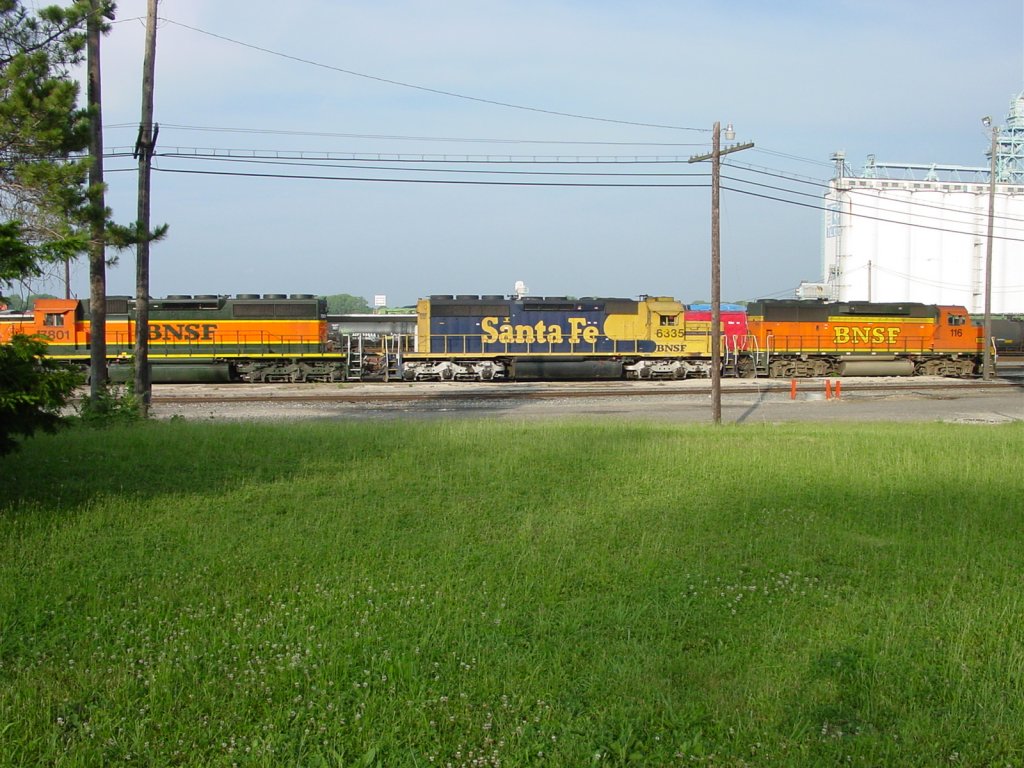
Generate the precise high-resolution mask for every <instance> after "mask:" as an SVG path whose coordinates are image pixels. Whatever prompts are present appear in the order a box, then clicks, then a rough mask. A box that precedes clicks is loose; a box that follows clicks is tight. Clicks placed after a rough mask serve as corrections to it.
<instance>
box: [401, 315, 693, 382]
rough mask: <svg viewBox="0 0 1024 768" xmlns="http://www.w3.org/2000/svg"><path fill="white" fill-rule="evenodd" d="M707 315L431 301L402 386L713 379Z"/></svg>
mask: <svg viewBox="0 0 1024 768" xmlns="http://www.w3.org/2000/svg"><path fill="white" fill-rule="evenodd" d="M710 329H711V323H710V318H708V319H698V318H697V317H690V318H688V317H687V314H686V307H685V306H684V305H683V304H681V303H680V302H678V301H677V300H675V299H672V298H668V297H664V296H646V297H641V298H640V299H622V298H594V297H588V298H570V297H564V296H555V297H505V296H493V295H492V296H487V295H484V296H475V295H460V296H436V295H435V296H431V297H429V298H426V299H421V300H420V301H419V302H417V305H416V338H415V344H414V348H413V349H412V350H411V351H409V352H407V353H406V354H405V356H404V359H403V362H402V365H401V366H400V371H401V375H402V378H403V379H405V380H407V381H418V380H442V381H444V380H481V381H489V380H495V379H515V380H520V381H523V380H536V379H548V380H553V379H554V380H557V379H622V378H632V379H651V378H672V379H683V378H687V377H690V376H707V375H709V373H710V346H711V333H710Z"/></svg>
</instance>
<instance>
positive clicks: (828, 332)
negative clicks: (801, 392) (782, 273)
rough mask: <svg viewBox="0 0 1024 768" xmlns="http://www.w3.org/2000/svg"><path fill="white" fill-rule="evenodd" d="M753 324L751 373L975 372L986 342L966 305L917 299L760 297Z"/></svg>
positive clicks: (750, 312) (750, 313)
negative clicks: (834, 300) (867, 299)
mask: <svg viewBox="0 0 1024 768" xmlns="http://www.w3.org/2000/svg"><path fill="white" fill-rule="evenodd" d="M747 328H748V331H749V333H750V337H751V346H752V352H751V354H750V355H748V356H746V357H745V358H744V359H742V360H741V361H739V367H740V370H741V371H742V372H741V375H744V376H746V375H757V374H763V375H767V376H770V377H786V378H790V377H794V376H970V375H973V374H975V373H977V372H978V371H979V370H980V365H981V358H982V349H983V347H982V343H983V341H982V331H981V329H980V328H978V327H977V326H975V325H973V324H972V322H971V318H970V316H969V315H968V314H967V310H966V309H965V308H964V307H957V306H942V305H934V304H918V303H914V302H903V303H871V302H824V301H806V300H793V299H782V300H760V301H755V302H752V303H750V304H749V305H748V306H747Z"/></svg>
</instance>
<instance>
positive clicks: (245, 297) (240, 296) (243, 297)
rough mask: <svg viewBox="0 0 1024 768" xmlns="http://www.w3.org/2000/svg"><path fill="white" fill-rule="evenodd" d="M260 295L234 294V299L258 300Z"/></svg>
mask: <svg viewBox="0 0 1024 768" xmlns="http://www.w3.org/2000/svg"><path fill="white" fill-rule="evenodd" d="M259 297H260V295H259V294H258V293H238V294H235V298H236V299H258V298H259Z"/></svg>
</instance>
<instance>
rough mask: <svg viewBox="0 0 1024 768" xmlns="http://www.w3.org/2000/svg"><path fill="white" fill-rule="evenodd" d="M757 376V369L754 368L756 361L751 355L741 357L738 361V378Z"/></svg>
mask: <svg viewBox="0 0 1024 768" xmlns="http://www.w3.org/2000/svg"><path fill="white" fill-rule="evenodd" d="M756 377H757V370H756V369H755V368H754V361H753V360H751V359H750V358H749V357H741V358H740V359H739V360H737V361H736V378H738V379H753V378H756Z"/></svg>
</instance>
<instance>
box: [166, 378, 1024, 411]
mask: <svg viewBox="0 0 1024 768" xmlns="http://www.w3.org/2000/svg"><path fill="white" fill-rule="evenodd" d="M838 381H840V382H841V387H842V390H841V391H842V394H843V395H849V394H854V395H856V394H865V393H887V392H934V393H936V394H938V393H941V392H950V393H951V392H955V391H957V390H959V391H970V392H976V391H982V390H1001V389H1012V388H1018V389H1022V390H1024V380H1016V379H999V380H995V381H979V380H971V381H964V380H942V381H920V380H916V381H915V380H909V381H908V380H898V381H893V382H889V381H886V382H864V381H852V380H838ZM824 382H825V380H824V379H800V380H799V381H798V382H797V388H798V391H799V392H801V393H811V392H819V391H822V392H823V391H824V387H825V383H824ZM694 385H696V386H694ZM284 386H288V387H289V388H288V389H280V388H278V387H276V386H275V385H272V384H271V385H268V384H264V385H260V386H259V387H258V388H245V391H242V388H243V387H244V385H237V384H234V385H228V386H227V387H215V388H210V387H208V386H206V385H168V389H169V390H170V391H163V392H161V391H160V390H161V389H162V387H160V386H155V387H154V391H153V402H154V403H157V404H168V405H171V404H179V405H186V404H216V403H275V402H276V403H374V402H415V401H424V400H516V399H522V400H543V399H559V398H574V399H575V398H586V397H593V398H600V397H658V396H661V397H667V396H675V397H678V396H706V395H708V394H709V393H710V392H711V385H710V382H704V381H703V380H701V381H700V382H696V381H693V382H686V383H682V382H679V383H677V382H662V383H659V384H656V385H645V384H641V383H638V382H602V383H600V384H595V383H579V382H576V383H567V382H560V383H558V384H551V383H512V382H500V383H494V384H485V385H481V384H467V385H460V384H452V383H444V384H437V385H434V386H430V385H423V384H417V385H415V386H413V387H404V388H403V387H400V386H398V385H395V384H383V383H381V384H361V385H358V387H355V388H353V389H351V390H349V391H346V390H339V389H338V388H337V387H338V386H339V385H337V384H328V385H316V384H312V385H311V384H304V385H300V386H301V391H296V390H295V389H294V388H293V387H291V386H289V385H284ZM341 386H345V385H341ZM791 387H792V385H791V383H790V381H788V380H780V379H771V380H758V381H757V383H753V382H750V381H748V380H742V383H740V382H739V381H737V382H736V384H735V385H734V386H726V387H725V388H724V389H723V394H724V395H732V394H736V395H744V394H747V395H749V394H755V395H756V394H764V393H766V392H774V393H786V392H789V391H790V390H791ZM186 389H187V390H188V391H182V390H186Z"/></svg>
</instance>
